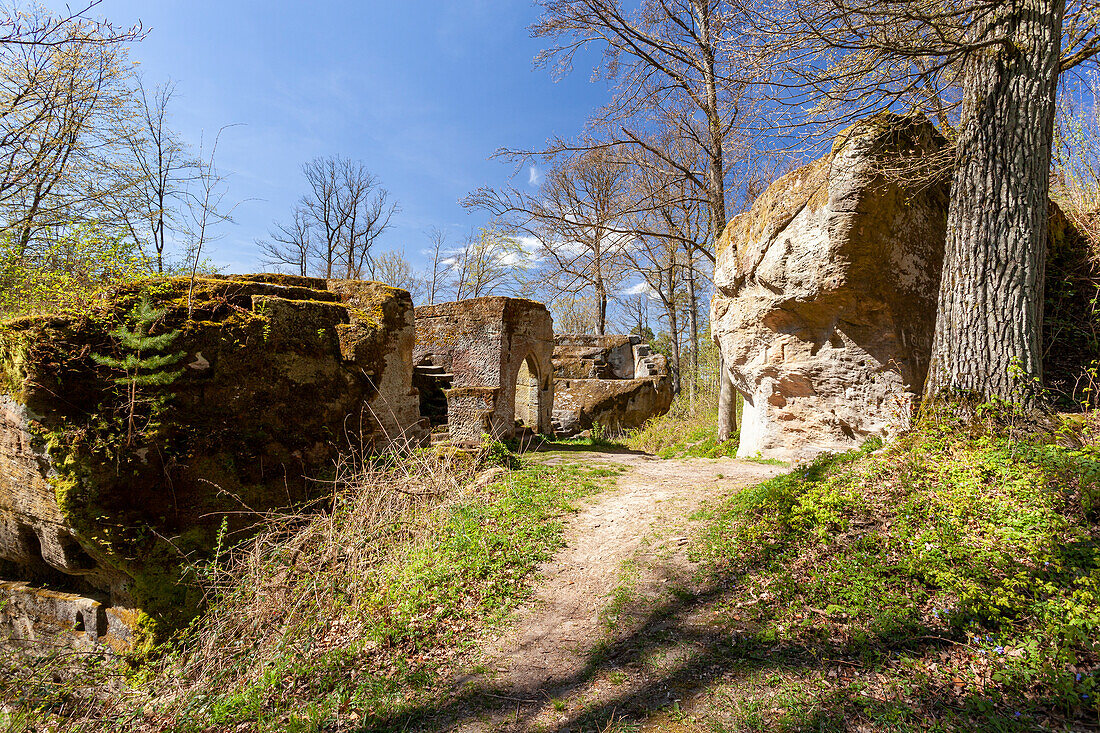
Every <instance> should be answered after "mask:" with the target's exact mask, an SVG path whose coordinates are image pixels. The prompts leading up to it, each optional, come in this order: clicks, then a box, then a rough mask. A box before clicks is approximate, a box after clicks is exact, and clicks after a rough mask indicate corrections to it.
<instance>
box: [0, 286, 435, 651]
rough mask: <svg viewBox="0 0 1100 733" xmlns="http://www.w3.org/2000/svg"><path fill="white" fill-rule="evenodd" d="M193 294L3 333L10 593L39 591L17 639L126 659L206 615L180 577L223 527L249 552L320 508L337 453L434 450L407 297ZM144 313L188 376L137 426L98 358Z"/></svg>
mask: <svg viewBox="0 0 1100 733" xmlns="http://www.w3.org/2000/svg"><path fill="white" fill-rule="evenodd" d="M190 290H191V288H190V284H189V282H188V281H187V280H186V279H182V278H181V279H157V280H150V281H147V282H144V283H141V284H138V285H134V286H127V287H125V288H121V289H119V290H117V291H116V292H114V293H113V294H112V297H111V298H110V299H109V301H108V302H107V303H106V304H105V305H104V306H103V307H102V308H101V309H99V310H97V311H95V312H92V313H89V314H84V315H80V316H58V317H35V318H24V319H20V320H16V321H9V322H6V323H3V324H0V576H5V577H6V578H7V579H9V580H12V581H16V580H18V581H28V582H30V583H31V586H23V585H20V584H18V583H15V584H10V583H9V584H7V585H5V586H4V588H6V589H7V591H10V592H7V591H5V593H6V595H7V597H8V599H9V602H8V603H7V604H6V605H4V604H0V605H4V608H5V609H6V610H5V611H4V612H2V613H0V626H4V625H6V626H7V627H8V630H9V633H11V634H13V635H14V636H16V637H17V638H27V637H28V635H33V633H34V628H35V625H34V624H31V625H30V626H28V625H27V619H28V618H32V617H33V618H37V619H38V620H39V621H38V624H37V626H38V627H40V628H49V627H50V625H51V624H53V625H54V626H56V627H58V628H61V629H68V630H69V632H70V636H71V638H72V639H73V640H80V641H81V642H83V641H88V640H91V641H97V642H102V643H109V644H116V645H123V646H124V645H127V644H129V643H131V642H132V641H133V640H132V639H130V638H129V637H130V635H131V634H133V633H138V636H139V637H142V636H146V635H148V634H149V633H151V632H156V631H157V630H159V629H162V628H165V627H168V628H171V627H173V626H175V625H177V624H179V623H182V622H184V621H186V619H187V618H188V617H189V615H190V614H191V613H193V611H194V610H195V608H196V605H197V604H196V601H197V599H196V598H194V597H193V596H192V595H191V594H190V593H189V591H188V590H187V585H186V584H181V583H180V582H179V581H180V574H181V570H182V568H183V567H184V566H185V565H186V564H187V563H188V562H190V561H193V560H200V559H201V558H202V557H203V555H204V553H207V552H208V551H209V550H210V549H211V548H212V547H213V545H214V542H215V538H216V535H217V533H218V530H219V527H220V526H221V525H222V522H223V521H224V522H225V523H226V527H227V529H228V530H229V531H230V532H231V533H232V535H231V536H232V537H234V538H239V537H240V536H241V532H243V531H245V530H247V529H248V527H249V526H251V525H253V524H254V523H255V521H256V519H257V517H258V515H257V514H253V512H263V511H265V510H268V509H272V508H277V507H285V506H288V505H293V504H295V503H297V502H300V501H304V500H306V499H308V498H310V497H311V496H314V495H316V494H317V493H318V491H322V490H323V484H322V483H318V482H317V479H324V478H326V477H331V476H332V474H333V470H334V461H335V459H336V457H337V456H338V455H339V454H340V453H341V452H344V451H347V450H349V449H356V450H364V449H365V450H382V449H385V448H387V447H389V446H390V445H391V444H392V443H394V442H402V441H404V440H406V439H408V440H411V441H413V442H414V443H420V442H422V441H423V440H424V438H425V437H426V431H425V430H424V428H423V427H422V425H421V420H420V416H419V410H418V405H417V399H416V394H415V392H414V390H413V388H412V370H411V364H412V350H413V343H414V339H415V330H414V323H413V309H412V301H411V298H410V297H409V294H408V293H407V292H405V291H402V290H396V289H394V288H390V287H387V286H383V285H379V284H375V283H362V282H346V281H328V282H326V281H324V280H317V279H312V278H296V277H285V276H245V277H228V278H223V277H217V278H204V279H199V280H197V281H196V282H195V285H194V289H193V292H191V294H190V297H189V291H190ZM144 296H148V297H149V298H150V299H151V301H152V303H153V304H154V305H155V306H156V307H158V308H163V309H165V312H164V314H163V316H162V317H161V318H160V319H159V320H158V322H157V324H156V325H155V326H154V327H153V329H154V330H153V332H154V333H165V332H168V331H173V330H175V331H178V336H177V338H176V339H175V341H174V342H173V343H172V344H171V345H170V346H169V347H168V349H167V351H166V352H165V353H169V354H172V353H174V354H178V356H179V357H180V358H179V359H178V361H175V362H174V363H173V364H170V365H169V366H168V367H166V371H168V372H170V373H172V374H175V377H174V381H172V382H171V383H170V384H164V385H159V386H157V385H152V386H143V387H141V388H140V389H139V391H138V393H137V394H138V402H137V404H136V405H133V406H132V405H131V403H130V401H129V400H128V399H127V395H126V390H125V387H124V386H122V385H119V384H118V383H117V382H116V380H118V379H121V378H125V376H126V375H125V373H123V371H122V370H120V369H118V368H115V367H112V366H110V365H109V364H105V363H103V360H102V358H100V359H99V360H97V359H96V358H95V357H97V356H99V357H103V356H108V357H111V356H113V357H115V358H122V357H125V356H127V350H126V349H125V347H123V346H122V345H121V344H120V340H119V339H118V338H117V336H115V335H112V334H111V331H112V330H113V329H116V328H117V327H118V326H119V325H120V324H127V323H128V322H129V321H130V320H131V319H130V316H129V314H130V313H131V312H132V309H133V308H134V307H135V305H136V304H137V303H138V302H140V301H141V299H142V298H143V297H144ZM146 356H147V355H146ZM40 585H45V586H47V587H49V588H50V590H48V591H39V590H37V586H40ZM36 594H37V595H36ZM19 609H22V611H19ZM17 611H18V612H17ZM12 614H14V615H12ZM51 614H55V615H57V614H60V615H61V616H63V617H64V618H53V617H51ZM51 618H52V620H51ZM20 619H22V620H20Z"/></svg>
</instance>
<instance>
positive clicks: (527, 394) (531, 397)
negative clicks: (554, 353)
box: [515, 354, 541, 432]
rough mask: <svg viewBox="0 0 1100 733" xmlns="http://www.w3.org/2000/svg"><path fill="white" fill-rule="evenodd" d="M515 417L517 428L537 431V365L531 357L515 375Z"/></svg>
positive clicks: (538, 397)
mask: <svg viewBox="0 0 1100 733" xmlns="http://www.w3.org/2000/svg"><path fill="white" fill-rule="evenodd" d="M515 394H516V400H515V401H516V405H515V417H516V425H517V427H519V426H522V427H526V428H530V429H531V430H534V431H536V432H537V431H538V429H539V412H540V411H539V400H540V398H541V390H540V389H539V370H538V364H537V363H536V361H535V358H534V357H533V356H532V355H530V354H529V355H528V356H527V357H526V358H525V359H524V360H523V362H522V363H521V364H520V365H519V371H518V372H517V374H516V392H515Z"/></svg>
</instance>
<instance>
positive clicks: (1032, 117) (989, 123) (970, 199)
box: [925, 0, 1065, 403]
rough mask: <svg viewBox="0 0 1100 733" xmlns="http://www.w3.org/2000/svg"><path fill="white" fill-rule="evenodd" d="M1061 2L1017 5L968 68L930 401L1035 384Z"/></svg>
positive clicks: (1018, 394) (1026, 0)
mask: <svg viewBox="0 0 1100 733" xmlns="http://www.w3.org/2000/svg"><path fill="white" fill-rule="evenodd" d="M1064 15H1065V0H1017V1H1016V2H1012V3H1005V7H1004V8H1002V9H1000V10H998V11H997V13H996V15H995V17H994V18H993V20H992V21H991V23H990V25H989V27H987V28H986V29H985V33H987V34H997V36H999V37H1003V38H1006V39H1007V42H1006V43H1005V44H1003V45H998V46H990V47H988V48H986V49H984V50H982V51H980V52H975V53H973V54H972V55H971V58H970V59H969V60H968V62H967V68H966V82H965V90H964V94H965V97H964V107H963V121H962V126H961V130H960V134H959V139H958V143H957V152H956V159H957V163H956V170H955V175H954V179H953V181H952V189H951V191H952V193H951V205H950V209H949V212H948V217H947V245H946V249H945V252H944V266H943V279H942V280H941V282H940V293H939V309H938V313H937V319H936V330H935V336H934V338H933V344H932V359H931V363H930V365H929V374H928V380H927V383H926V385H925V394H926V395H927V396H936V395H939V394H941V393H942V392H943V391H944V390H964V391H967V392H971V393H976V394H977V395H979V396H981V397H983V398H988V397H998V398H1002V399H1005V400H1009V401H1011V402H1015V403H1021V402H1028V401H1029V400H1030V399H1031V395H1032V390H1031V387H1032V386H1033V385H1034V384H1036V382H1037V380H1041V378H1042V352H1041V346H1040V336H1041V327H1042V315H1043V314H1042V307H1043V275H1044V265H1045V262H1046V246H1047V225H1048V224H1047V216H1048V214H1047V191H1048V186H1049V182H1050V181H1049V177H1050V156H1051V142H1052V137H1053V126H1054V110H1055V107H1054V105H1055V94H1056V91H1057V81H1058V57H1059V53H1060V50H1061V29H1062V21H1063V16H1064Z"/></svg>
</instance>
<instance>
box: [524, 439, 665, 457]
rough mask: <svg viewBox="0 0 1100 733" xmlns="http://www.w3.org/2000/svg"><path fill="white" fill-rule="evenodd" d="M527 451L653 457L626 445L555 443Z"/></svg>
mask: <svg viewBox="0 0 1100 733" xmlns="http://www.w3.org/2000/svg"><path fill="white" fill-rule="evenodd" d="M525 451H526V452H530V453H550V452H555V453H556V452H559V451H561V452H566V453H608V454H618V455H632V456H648V455H652V454H651V453H647V452H645V451H644V450H637V449H636V448H627V447H626V446H625V445H590V444H587V443H555V442H553V441H547V442H545V443H541V444H537V445H532V446H531V447H528V448H526V449H525Z"/></svg>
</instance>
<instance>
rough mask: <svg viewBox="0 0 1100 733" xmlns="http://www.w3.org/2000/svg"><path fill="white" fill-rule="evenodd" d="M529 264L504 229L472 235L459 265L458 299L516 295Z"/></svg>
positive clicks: (467, 241)
mask: <svg viewBox="0 0 1100 733" xmlns="http://www.w3.org/2000/svg"><path fill="white" fill-rule="evenodd" d="M525 261H526V257H525V253H524V251H523V248H522V247H521V246H520V244H519V242H518V241H516V239H515V237H512V236H510V235H508V234H506V233H505V232H503V231H501V230H500V229H497V228H495V227H483V228H481V229H480V230H478V231H477V232H476V233H472V234H470V235H469V236H467V237H466V242H465V244H464V246H463V248H462V250H461V252H460V253H459V255H458V261H457V263H456V265H455V270H456V279H457V283H456V293H455V297H456V299H457V300H462V299H464V298H481V297H484V296H487V295H500V294H502V293H505V292H513V291H514V289H515V287H516V286H517V285H518V284H519V279H520V276H521V274H522V272H523V270H524V267H525Z"/></svg>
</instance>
